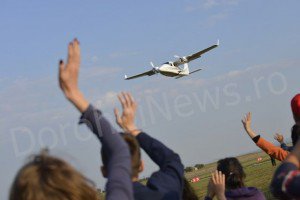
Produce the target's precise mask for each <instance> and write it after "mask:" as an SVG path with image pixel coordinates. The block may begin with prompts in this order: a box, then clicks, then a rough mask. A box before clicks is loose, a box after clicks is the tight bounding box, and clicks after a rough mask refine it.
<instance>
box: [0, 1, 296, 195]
mask: <svg viewBox="0 0 300 200" xmlns="http://www.w3.org/2000/svg"><path fill="white" fill-rule="evenodd" d="M299 6H300V2H299V1H296V0H293V1H292V0H291V1H287V2H284V3H283V2H280V1H258V0H255V1H245V0H201V1H200V0H198V1H196V0H184V1H127V2H125V1H96V0H90V1H79V0H74V1H63V2H62V1H58V0H52V1H47V2H46V1H33V0H28V1H8V0H3V1H1V3H0V27H1V32H0V44H1V46H0V55H1V59H0V72H1V73H0V97H1V98H0V112H1V113H2V115H1V117H0V144H1V145H0V148H1V150H0V154H1V158H2V163H3V164H2V165H1V170H0V174H1V177H2V178H1V182H0V188H1V192H0V193H1V197H0V198H1V199H5V198H7V194H8V189H9V186H10V184H11V181H12V180H13V177H14V175H15V173H16V172H17V170H18V169H19V168H20V167H21V166H22V164H23V163H24V162H25V160H26V158H27V157H28V156H29V155H30V154H32V153H36V152H38V150H39V149H40V148H41V147H43V146H50V147H52V153H53V154H54V155H58V156H61V157H63V158H65V159H67V160H68V161H69V162H72V163H73V164H74V165H75V167H76V168H77V169H79V170H80V171H81V172H83V173H84V174H85V175H87V176H88V177H89V178H91V179H92V180H93V181H94V182H95V183H97V185H98V186H99V187H101V188H102V187H103V184H104V182H105V180H104V179H103V178H102V177H101V175H100V173H99V166H100V164H101V163H100V159H99V154H98V152H99V144H98V141H97V140H96V139H95V138H94V137H93V136H92V135H91V134H89V132H88V131H87V130H86V129H85V128H84V127H78V126H77V125H76V123H77V120H78V117H79V113H77V111H75V109H74V108H73V107H72V106H71V105H69V103H68V102H67V101H66V100H65V99H64V97H63V95H62V94H61V92H60V91H59V88H58V87H57V63H58V60H59V59H60V58H65V57H66V53H67V52H66V46H67V43H68V42H69V41H70V40H71V39H73V38H74V37H78V39H79V40H80V41H81V48H82V58H83V59H82V70H81V77H80V86H81V88H82V90H83V91H84V93H85V95H86V96H87V97H88V98H89V99H90V101H91V102H92V103H93V104H95V105H97V106H98V107H99V108H101V109H102V110H103V111H104V113H105V114H106V116H107V117H108V118H110V119H112V120H113V117H112V109H113V107H114V106H118V104H117V102H116V98H115V95H116V93H118V92H120V91H122V90H126V91H130V92H132V93H133V94H134V95H135V97H136V99H138V101H139V104H140V106H139V108H140V109H139V114H138V116H139V119H138V124H139V126H140V127H141V128H142V129H144V130H145V131H147V132H148V133H149V134H151V135H153V136H154V137H156V138H158V139H160V140H162V141H163V142H165V143H166V144H167V145H168V146H170V147H172V148H173V149H174V150H175V151H177V152H178V153H180V155H181V156H182V160H183V162H184V164H185V165H187V166H188V165H194V164H197V163H206V162H210V161H214V160H217V159H219V158H222V157H225V156H232V155H239V154H242V153H246V152H249V151H254V150H257V148H256V147H255V145H254V144H253V143H252V142H251V140H249V138H247V136H246V135H245V134H244V132H243V130H242V126H241V123H240V119H241V117H242V116H243V115H244V113H246V112H247V111H252V112H253V115H254V128H255V130H257V131H258V132H259V133H261V134H263V135H264V136H265V137H266V138H267V139H270V140H272V133H275V132H282V133H283V134H284V135H285V136H286V138H289V129H290V127H291V125H292V117H291V113H290V107H289V101H290V99H291V97H292V96H293V95H294V94H295V93H298V92H299V78H298V76H297V75H298V74H299V64H300V59H299V50H300V49H299V48H300V47H299V46H300V45H299V44H300V26H299V25H300V16H299V11H298V8H299ZM217 39H220V43H221V45H220V47H218V48H217V49H214V50H213V51H211V52H209V53H207V54H205V55H204V56H203V57H202V58H201V59H199V60H196V61H193V62H192V63H190V68H191V70H193V69H196V68H198V67H202V68H203V69H204V70H203V71H201V72H200V73H195V74H193V75H191V76H189V77H185V78H182V79H179V80H174V79H172V78H168V77H163V76H159V75H158V76H152V77H151V78H149V77H145V78H140V79H136V80H132V81H124V80H123V77H124V74H128V75H131V74H135V73H139V72H143V71H145V70H149V69H150V64H149V62H150V61H152V62H154V64H156V65H159V64H161V63H163V62H165V61H168V60H172V59H173V55H175V54H176V55H182V56H184V55H187V54H191V53H194V52H195V51H198V50H201V49H203V48H206V47H208V46H210V45H212V44H214V43H215V42H216V41H217ZM236 141H239V142H238V143H237V142H236ZM220 150H221V151H220ZM91 158H92V159H91ZM144 158H145V159H146V171H145V173H144V174H143V175H142V176H148V175H149V174H150V173H151V172H152V171H153V170H155V169H156V167H155V166H154V165H153V164H152V163H151V161H150V160H149V159H147V157H146V156H144Z"/></svg>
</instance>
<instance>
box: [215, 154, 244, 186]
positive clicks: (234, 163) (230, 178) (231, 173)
mask: <svg viewBox="0 0 300 200" xmlns="http://www.w3.org/2000/svg"><path fill="white" fill-rule="evenodd" d="M217 170H218V171H221V172H222V173H223V174H224V175H225V180H226V181H225V182H226V188H227V189H237V188H241V187H244V186H245V184H244V180H245V178H246V174H245V172H244V169H243V167H242V165H241V163H240V162H239V161H238V159H236V158H224V159H221V160H219V161H218V166H217Z"/></svg>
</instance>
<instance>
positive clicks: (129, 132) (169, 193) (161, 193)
mask: <svg viewBox="0 0 300 200" xmlns="http://www.w3.org/2000/svg"><path fill="white" fill-rule="evenodd" d="M118 98H119V101H120V102H121V105H122V108H123V113H122V114H121V115H119V111H118V109H115V110H114V113H115V117H116V122H117V124H118V125H119V126H120V128H121V129H122V130H123V131H124V133H125V134H123V137H124V139H125V141H126V142H127V143H128V146H129V148H130V152H131V156H132V157H131V158H132V172H133V173H132V182H133V190H134V197H135V199H141V200H147V199H149V200H150V199H151V200H155V199H170V200H176V199H178V200H179V199H182V196H183V194H182V191H183V184H184V182H183V176H184V166H183V164H182V163H181V160H180V157H179V155H178V154H176V153H174V152H173V151H172V150H171V149H169V148H168V147H166V146H165V145H164V144H163V143H161V142H160V141H158V140H156V139H154V138H153V137H151V136H149V135H148V134H147V133H145V132H143V131H142V130H140V129H139V128H138V127H137V126H136V124H135V121H134V120H135V116H136V110H137V103H136V102H135V100H134V99H133V97H132V96H131V95H130V94H129V93H122V94H120V95H118ZM140 149H143V150H144V151H145V152H146V154H147V155H148V156H149V157H150V158H151V159H152V161H153V162H155V163H156V164H157V165H158V166H159V170H158V171H156V172H154V173H153V174H152V175H151V176H150V177H149V179H148V181H147V183H146V185H143V184H141V183H140V182H139V181H138V178H139V174H140V173H141V172H142V171H143V169H144V164H143V161H142V159H141V153H140V151H141V150H140ZM103 163H104V168H105V163H106V162H105V161H104V162H103Z"/></svg>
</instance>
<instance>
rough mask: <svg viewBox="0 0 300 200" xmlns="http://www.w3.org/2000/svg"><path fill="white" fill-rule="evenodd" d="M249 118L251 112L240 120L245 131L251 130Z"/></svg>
mask: <svg viewBox="0 0 300 200" xmlns="http://www.w3.org/2000/svg"><path fill="white" fill-rule="evenodd" d="M251 117H252V116H251V112H248V113H247V114H246V115H245V117H244V119H242V123H243V125H244V128H245V130H246V131H247V130H249V129H251Z"/></svg>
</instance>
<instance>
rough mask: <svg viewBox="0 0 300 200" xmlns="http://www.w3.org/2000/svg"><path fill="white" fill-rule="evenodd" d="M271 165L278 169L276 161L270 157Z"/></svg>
mask: <svg viewBox="0 0 300 200" xmlns="http://www.w3.org/2000/svg"><path fill="white" fill-rule="evenodd" d="M270 160H271V164H272V166H273V167H276V160H275V158H273V157H272V156H270Z"/></svg>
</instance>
